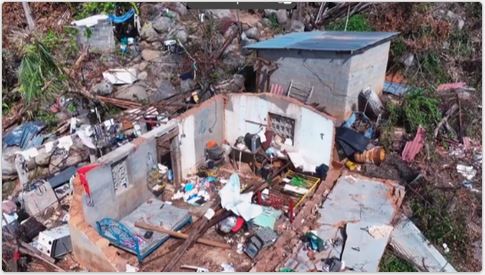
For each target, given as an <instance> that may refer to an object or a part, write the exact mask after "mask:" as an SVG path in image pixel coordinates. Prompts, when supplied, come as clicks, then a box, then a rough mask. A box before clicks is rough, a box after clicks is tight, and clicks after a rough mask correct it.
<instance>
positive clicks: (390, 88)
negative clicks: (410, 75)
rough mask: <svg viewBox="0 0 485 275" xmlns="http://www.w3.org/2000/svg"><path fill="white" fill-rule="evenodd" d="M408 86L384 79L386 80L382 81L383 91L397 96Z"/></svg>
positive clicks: (403, 92)
mask: <svg viewBox="0 0 485 275" xmlns="http://www.w3.org/2000/svg"><path fill="white" fill-rule="evenodd" d="M409 88H410V87H409V86H408V85H404V84H399V83H396V82H388V81H386V82H384V89H383V92H384V93H388V94H393V95H397V96H402V95H404V94H405V93H406V92H407V91H408V90H409Z"/></svg>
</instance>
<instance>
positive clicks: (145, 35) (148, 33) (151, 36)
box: [140, 22, 160, 42]
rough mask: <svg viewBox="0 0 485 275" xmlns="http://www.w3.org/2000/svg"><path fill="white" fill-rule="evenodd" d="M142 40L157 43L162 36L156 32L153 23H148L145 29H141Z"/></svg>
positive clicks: (144, 26)
mask: <svg viewBox="0 0 485 275" xmlns="http://www.w3.org/2000/svg"><path fill="white" fill-rule="evenodd" d="M140 35H141V38H142V39H144V40H146V41H148V42H153V41H157V40H158V39H159V37H160V35H159V34H158V33H157V32H156V31H155V29H154V28H153V26H152V23H150V22H147V23H145V25H143V27H142V28H141V33H140Z"/></svg>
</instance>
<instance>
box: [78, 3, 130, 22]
mask: <svg viewBox="0 0 485 275" xmlns="http://www.w3.org/2000/svg"><path fill="white" fill-rule="evenodd" d="M130 8H134V9H135V12H137V13H139V10H138V7H137V4H136V3H134V2H84V3H82V4H81V5H77V7H76V11H75V16H74V18H76V19H83V18H86V17H89V16H92V15H95V14H109V13H114V12H115V11H116V10H117V9H120V11H121V12H125V11H128V10H129V9H130Z"/></svg>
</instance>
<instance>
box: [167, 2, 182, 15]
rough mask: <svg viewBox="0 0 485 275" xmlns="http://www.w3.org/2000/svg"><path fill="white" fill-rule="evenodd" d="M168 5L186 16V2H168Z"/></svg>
mask: <svg viewBox="0 0 485 275" xmlns="http://www.w3.org/2000/svg"><path fill="white" fill-rule="evenodd" d="M168 7H169V8H170V9H171V10H173V11H175V12H176V13H178V15H180V16H184V15H186V14H187V7H186V6H185V5H184V4H182V3H180V2H170V3H169V4H168Z"/></svg>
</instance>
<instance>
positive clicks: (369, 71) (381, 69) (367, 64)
mask: <svg viewBox="0 0 485 275" xmlns="http://www.w3.org/2000/svg"><path fill="white" fill-rule="evenodd" d="M390 43H391V42H386V43H383V44H381V45H379V46H377V47H374V48H370V49H368V50H367V51H365V52H364V53H363V54H358V55H354V56H353V57H352V58H351V62H350V77H349V87H348V91H347V105H349V106H352V104H357V103H356V102H357V101H356V98H357V97H358V96H359V93H360V92H361V91H362V89H365V88H367V87H370V88H371V89H372V90H373V91H375V92H376V93H377V94H381V93H382V89H383V88H384V80H385V78H386V70H387V60H388V57H389V55H388V53H389V47H390V45H391V44H390Z"/></svg>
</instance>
